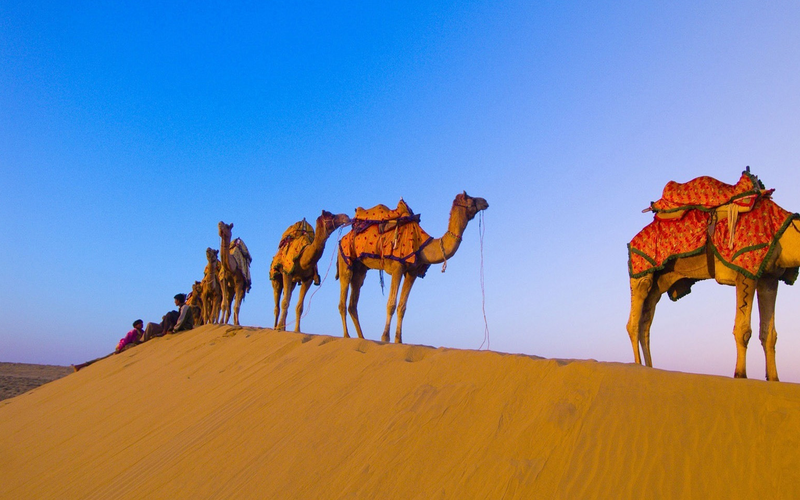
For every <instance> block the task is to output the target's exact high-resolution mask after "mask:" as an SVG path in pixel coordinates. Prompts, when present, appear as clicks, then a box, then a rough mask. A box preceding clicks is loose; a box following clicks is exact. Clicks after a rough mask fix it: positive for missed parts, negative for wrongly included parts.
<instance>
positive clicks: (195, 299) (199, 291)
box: [186, 281, 203, 328]
mask: <svg viewBox="0 0 800 500" xmlns="http://www.w3.org/2000/svg"><path fill="white" fill-rule="evenodd" d="M186 303H187V304H188V305H189V307H191V308H192V323H193V325H194V328H197V327H198V326H202V325H203V282H202V281H195V282H194V284H193V285H192V293H190V294H189V297H188V299H187V301H186Z"/></svg>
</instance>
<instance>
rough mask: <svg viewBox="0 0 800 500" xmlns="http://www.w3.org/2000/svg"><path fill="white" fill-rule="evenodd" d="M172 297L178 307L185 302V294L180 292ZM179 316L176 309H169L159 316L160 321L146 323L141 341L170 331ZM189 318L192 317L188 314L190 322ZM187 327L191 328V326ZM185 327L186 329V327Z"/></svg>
mask: <svg viewBox="0 0 800 500" xmlns="http://www.w3.org/2000/svg"><path fill="white" fill-rule="evenodd" d="M174 298H175V305H176V306H179V307H180V306H181V305H183V304H185V303H186V295H184V294H182V293H179V294H178V295H176V296H175V297H174ZM179 298H180V300H179ZM187 314H191V313H187ZM179 318H180V313H179V312H178V311H170V312H168V313H167V314H165V315H164V316H163V317H162V318H161V323H152V322H151V323H147V328H145V329H144V340H143V342H144V341H147V340H150V339H152V338H155V337H161V336H163V335H164V334H167V333H172V332H173V331H174V330H175V325H176V324H177V323H178V320H179ZM191 320H192V318H191V316H189V322H191ZM189 328H191V326H190V327H189ZM186 329H187V330H188V328H186Z"/></svg>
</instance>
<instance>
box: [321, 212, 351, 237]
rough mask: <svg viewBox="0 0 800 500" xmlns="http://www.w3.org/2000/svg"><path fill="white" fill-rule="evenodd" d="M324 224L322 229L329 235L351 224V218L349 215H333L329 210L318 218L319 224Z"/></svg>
mask: <svg viewBox="0 0 800 500" xmlns="http://www.w3.org/2000/svg"><path fill="white" fill-rule="evenodd" d="M319 223H322V227H324V228H325V231H326V232H327V233H328V234H331V233H333V231H335V230H336V229H337V228H339V227H341V226H344V225H345V224H350V217H349V216H348V215H347V214H332V213H330V212H328V211H327V210H323V211H322V215H320V216H319V217H318V218H317V224H318V225H319Z"/></svg>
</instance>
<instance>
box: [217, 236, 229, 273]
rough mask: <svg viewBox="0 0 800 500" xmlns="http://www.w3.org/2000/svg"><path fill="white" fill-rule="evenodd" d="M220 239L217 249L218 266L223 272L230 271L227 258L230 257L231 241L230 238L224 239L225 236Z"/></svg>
mask: <svg viewBox="0 0 800 500" xmlns="http://www.w3.org/2000/svg"><path fill="white" fill-rule="evenodd" d="M220 239H221V240H222V241H221V242H220V248H219V262H220V265H221V266H222V269H224V270H225V271H230V269H231V267H230V261H229V260H228V258H229V257H230V251H231V239H230V237H227V238H226V237H225V236H222V237H221V238H220Z"/></svg>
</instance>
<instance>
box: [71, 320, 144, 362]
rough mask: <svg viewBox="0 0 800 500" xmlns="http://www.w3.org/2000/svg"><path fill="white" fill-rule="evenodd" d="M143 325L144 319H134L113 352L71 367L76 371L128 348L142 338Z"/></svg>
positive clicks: (139, 341)
mask: <svg viewBox="0 0 800 500" xmlns="http://www.w3.org/2000/svg"><path fill="white" fill-rule="evenodd" d="M143 326H144V321H142V320H140V319H137V320H136V321H134V322H133V330H131V331H129V332H128V333H126V334H125V336H124V337H122V338H121V339H120V341H119V343H118V344H117V348H116V349H114V352H112V353H111V354H107V355H105V356H103V357H101V358H97V359H93V360H91V361H87V362H86V363H81V364H79V365H72V369H73V370H75V371H78V370H80V369H81V368H86V367H87V366H89V365H91V364H92V363H95V362H97V361H100V360H101V359H106V358H107V357H109V356H113V355H114V354H119V353H121V352H122V351H124V350H126V349H128V348H131V347H133V346H135V345H137V344H140V343H142V341H143V339H144V329H143V328H142V327H143Z"/></svg>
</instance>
